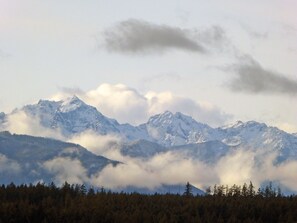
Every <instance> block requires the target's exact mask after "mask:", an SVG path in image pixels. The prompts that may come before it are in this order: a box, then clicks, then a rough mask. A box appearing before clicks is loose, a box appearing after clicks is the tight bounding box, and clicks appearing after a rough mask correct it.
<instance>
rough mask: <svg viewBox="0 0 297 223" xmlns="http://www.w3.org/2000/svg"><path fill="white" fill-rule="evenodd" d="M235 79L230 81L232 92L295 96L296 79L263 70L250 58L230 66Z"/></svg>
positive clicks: (296, 88)
mask: <svg viewBox="0 0 297 223" xmlns="http://www.w3.org/2000/svg"><path fill="white" fill-rule="evenodd" d="M231 69H232V71H234V72H235V74H236V77H235V78H234V79H233V80H232V81H231V83H230V88H231V89H232V90H233V91H242V92H250V93H277V94H297V79H291V78H289V77H286V76H285V75H283V74H281V73H277V72H274V71H271V70H267V69H265V68H263V67H262V66H261V65H260V64H259V63H258V62H257V61H255V60H254V59H253V58H252V57H250V56H245V57H244V58H242V59H241V63H239V64H236V65H233V66H231Z"/></svg>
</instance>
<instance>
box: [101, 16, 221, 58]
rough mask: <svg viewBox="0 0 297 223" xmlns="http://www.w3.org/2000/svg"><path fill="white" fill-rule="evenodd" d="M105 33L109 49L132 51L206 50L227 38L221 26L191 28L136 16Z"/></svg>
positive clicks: (122, 51)
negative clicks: (140, 18) (156, 22)
mask: <svg viewBox="0 0 297 223" xmlns="http://www.w3.org/2000/svg"><path fill="white" fill-rule="evenodd" d="M103 37H104V46H105V48H106V49H107V50H108V51H110V52H118V53H130V54H139V53H142V54H143V53H163V52H165V51H168V50H172V49H177V50H183V51H190V52H197V53H202V54H205V53H206V52H207V47H208V46H209V45H213V44H214V43H218V42H220V41H222V39H223V38H225V36H224V30H223V29H222V28H221V27H219V26H213V27H211V28H208V29H206V30H191V29H182V28H179V27H175V26H168V25H159V24H154V23H150V22H147V21H143V20H137V19H129V20H126V21H122V22H120V23H118V24H116V25H115V26H114V27H111V28H109V29H107V30H105V32H104V33H103Z"/></svg>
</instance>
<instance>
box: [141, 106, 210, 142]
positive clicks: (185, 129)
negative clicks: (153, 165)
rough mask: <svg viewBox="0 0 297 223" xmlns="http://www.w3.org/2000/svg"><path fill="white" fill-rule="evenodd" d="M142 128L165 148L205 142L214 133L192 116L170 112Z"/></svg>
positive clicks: (152, 118)
mask: <svg viewBox="0 0 297 223" xmlns="http://www.w3.org/2000/svg"><path fill="white" fill-rule="evenodd" d="M140 127H142V128H144V129H146V131H147V132H148V134H149V136H150V137H151V138H152V139H153V140H154V141H156V142H157V143H159V144H161V145H163V146H174V145H184V144H191V143H199V142H205V141H207V140H208V139H209V135H210V133H211V132H212V128H211V127H209V126H208V125H206V124H202V123H198V122H197V121H195V120H194V119H193V118H192V117H190V116H187V115H184V114H182V113H180V112H177V113H175V114H173V113H171V112H169V111H166V112H164V113H163V114H159V115H155V116H153V117H151V118H150V119H149V121H148V122H147V123H146V124H143V125H141V126H140Z"/></svg>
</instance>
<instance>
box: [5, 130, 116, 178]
mask: <svg viewBox="0 0 297 223" xmlns="http://www.w3.org/2000/svg"><path fill="white" fill-rule="evenodd" d="M118 163H119V162H117V161H112V160H109V159H107V158H105V157H103V156H96V155H94V154H93V153H91V152H89V151H88V150H87V149H85V148H83V147H81V146H79V145H77V144H73V143H66V142H62V141H58V140H54V139H48V138H41V137H32V136H27V135H15V134H10V133H9V132H1V133H0V166H1V167H2V168H1V169H2V170H0V175H1V183H9V182H12V181H13V182H15V183H32V182H36V181H40V180H41V181H44V182H51V181H57V176H59V175H61V176H63V175H64V176H65V180H66V179H67V178H68V177H71V176H67V174H68V173H69V174H71V173H73V174H74V175H75V174H76V177H77V178H78V179H77V181H78V182H81V183H88V182H86V179H87V177H90V176H91V175H92V174H95V173H97V172H99V171H101V170H102V169H103V168H104V167H105V166H106V165H108V164H112V165H117V164H118ZM72 168H73V169H72ZM72 171H73V172H72ZM75 171H77V173H75ZM78 173H81V174H80V175H79V174H78ZM65 180H64V181H65ZM74 180H75V179H74Z"/></svg>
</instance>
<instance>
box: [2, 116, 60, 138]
mask: <svg viewBox="0 0 297 223" xmlns="http://www.w3.org/2000/svg"><path fill="white" fill-rule="evenodd" d="M6 118H7V120H6V121H5V122H4V123H3V124H2V125H1V126H0V130H1V131H9V132H11V133H15V134H26V135H32V136H42V137H50V138H56V139H61V140H63V139H64V137H63V136H62V134H60V132H59V130H53V129H50V128H46V127H43V126H42V125H41V124H40V120H39V119H38V118H37V117H31V116H29V115H28V114H26V113H25V112H24V111H14V112H12V113H11V114H9V115H7V116H6Z"/></svg>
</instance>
